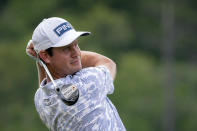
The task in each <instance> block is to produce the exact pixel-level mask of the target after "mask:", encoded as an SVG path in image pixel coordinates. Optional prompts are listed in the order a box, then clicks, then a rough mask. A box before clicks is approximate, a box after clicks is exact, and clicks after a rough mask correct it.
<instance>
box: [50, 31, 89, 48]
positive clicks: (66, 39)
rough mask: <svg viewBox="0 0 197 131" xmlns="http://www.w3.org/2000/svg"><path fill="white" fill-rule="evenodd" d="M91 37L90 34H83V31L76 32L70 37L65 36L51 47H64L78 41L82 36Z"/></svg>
mask: <svg viewBox="0 0 197 131" xmlns="http://www.w3.org/2000/svg"><path fill="white" fill-rule="evenodd" d="M88 35H90V32H82V31H78V32H76V31H74V32H73V33H70V35H68V36H65V37H63V38H62V40H60V41H59V42H58V43H56V44H54V45H53V46H51V47H62V46H66V45H69V44H71V43H72V42H73V41H74V40H76V39H77V38H78V37H80V36H88Z"/></svg>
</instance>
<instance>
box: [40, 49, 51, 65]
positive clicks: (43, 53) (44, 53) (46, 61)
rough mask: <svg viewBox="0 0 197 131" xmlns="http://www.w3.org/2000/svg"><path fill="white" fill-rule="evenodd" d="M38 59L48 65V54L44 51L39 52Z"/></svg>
mask: <svg viewBox="0 0 197 131" xmlns="http://www.w3.org/2000/svg"><path fill="white" fill-rule="evenodd" d="M39 57H40V58H41V59H42V60H43V61H44V62H45V63H46V64H47V63H50V59H49V57H50V56H49V54H48V53H47V52H46V51H45V50H41V51H40V52H39Z"/></svg>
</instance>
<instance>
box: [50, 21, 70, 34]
mask: <svg viewBox="0 0 197 131" xmlns="http://www.w3.org/2000/svg"><path fill="white" fill-rule="evenodd" d="M71 29H73V28H72V26H71V24H69V23H68V22H64V23H62V24H60V25H59V26H57V27H56V28H55V29H54V30H53V31H54V32H55V33H56V34H57V35H58V36H61V35H63V34H64V33H65V32H67V31H69V30H71Z"/></svg>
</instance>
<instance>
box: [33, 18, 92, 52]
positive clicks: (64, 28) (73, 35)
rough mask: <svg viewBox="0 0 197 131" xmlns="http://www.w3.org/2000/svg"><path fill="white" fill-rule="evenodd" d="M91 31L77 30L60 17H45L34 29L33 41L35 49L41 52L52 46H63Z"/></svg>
mask: <svg viewBox="0 0 197 131" xmlns="http://www.w3.org/2000/svg"><path fill="white" fill-rule="evenodd" d="M89 34H90V32H83V31H76V30H75V29H74V28H73V26H72V25H71V24H70V23H69V22H68V21H66V20H64V19H62V18H58V17H51V18H48V19H44V20H43V21H42V22H41V23H40V24H39V25H38V26H37V27H36V29H35V30H34V32H33V35H32V42H33V45H34V50H35V51H36V52H37V53H39V52H40V51H41V50H46V49H48V48H50V47H61V46H66V45H69V44H71V43H72V42H73V41H74V40H75V39H77V38H78V37H79V36H86V35H89Z"/></svg>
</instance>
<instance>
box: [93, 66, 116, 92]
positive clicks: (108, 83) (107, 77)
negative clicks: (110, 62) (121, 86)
mask: <svg viewBox="0 0 197 131" xmlns="http://www.w3.org/2000/svg"><path fill="white" fill-rule="evenodd" d="M96 68H98V69H99V70H101V73H102V75H103V77H104V81H103V82H104V85H105V91H106V93H107V94H112V93H113V91H114V84H113V79H112V76H111V74H110V72H109V69H108V68H107V67H105V66H98V67H96Z"/></svg>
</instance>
